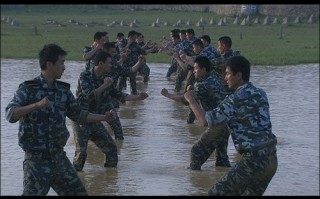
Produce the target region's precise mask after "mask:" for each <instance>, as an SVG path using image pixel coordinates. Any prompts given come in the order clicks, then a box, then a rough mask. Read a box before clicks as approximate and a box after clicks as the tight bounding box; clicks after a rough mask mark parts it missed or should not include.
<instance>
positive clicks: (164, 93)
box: [161, 88, 169, 97]
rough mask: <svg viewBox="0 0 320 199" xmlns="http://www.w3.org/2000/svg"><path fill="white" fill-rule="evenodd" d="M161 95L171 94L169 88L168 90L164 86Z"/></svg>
mask: <svg viewBox="0 0 320 199" xmlns="http://www.w3.org/2000/svg"><path fill="white" fill-rule="evenodd" d="M161 95H163V96H165V97H167V96H168V95H169V92H168V90H167V89H166V88H163V89H162V90H161Z"/></svg>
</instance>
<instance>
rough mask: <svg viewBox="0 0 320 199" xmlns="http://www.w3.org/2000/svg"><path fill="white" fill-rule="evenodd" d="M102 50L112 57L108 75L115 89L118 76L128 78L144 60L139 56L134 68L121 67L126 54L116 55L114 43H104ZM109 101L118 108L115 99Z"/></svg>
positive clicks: (118, 104)
mask: <svg viewBox="0 0 320 199" xmlns="http://www.w3.org/2000/svg"><path fill="white" fill-rule="evenodd" d="M102 50H104V51H105V52H107V53H108V54H110V55H111V56H112V67H111V72H110V73H108V75H109V76H110V77H112V80H113V84H114V86H115V87H117V86H118V84H117V83H118V80H119V77H120V76H128V75H129V74H130V73H135V72H136V71H137V70H138V69H139V68H140V66H141V65H142V63H141V61H142V59H144V56H143V55H140V57H139V59H138V61H137V63H136V64H135V65H134V66H132V67H123V62H124V60H126V58H127V56H128V55H127V54H126V53H118V52H117V47H116V43H115V42H106V43H104V44H103V48H102ZM144 62H145V61H144ZM111 100H112V104H113V106H114V108H119V107H120V103H119V101H118V100H117V99H116V98H114V97H111ZM119 138H120V137H119Z"/></svg>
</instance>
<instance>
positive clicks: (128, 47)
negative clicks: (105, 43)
mask: <svg viewBox="0 0 320 199" xmlns="http://www.w3.org/2000/svg"><path fill="white" fill-rule="evenodd" d="M137 35H138V32H136V31H134V30H131V31H129V33H128V39H123V40H122V41H121V42H120V44H119V48H120V52H123V53H125V52H127V54H128V57H127V59H126V60H125V61H124V62H123V67H127V68H130V67H132V66H134V65H135V64H136V63H137V61H138V58H139V56H140V55H147V54H148V53H149V52H154V50H155V49H154V48H152V49H148V50H145V49H143V48H141V46H139V44H138V43H137V42H136V40H137ZM127 77H129V79H130V86H131V94H133V95H137V94H138V90H137V82H136V80H137V72H134V73H130V74H128V76H123V75H120V77H119V82H118V88H119V90H122V89H123V86H124V85H125V84H126V81H127Z"/></svg>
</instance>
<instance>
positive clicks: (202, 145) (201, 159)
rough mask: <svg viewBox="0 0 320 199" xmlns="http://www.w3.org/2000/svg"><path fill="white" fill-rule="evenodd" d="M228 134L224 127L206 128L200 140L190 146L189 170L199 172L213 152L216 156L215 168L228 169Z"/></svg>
mask: <svg viewBox="0 0 320 199" xmlns="http://www.w3.org/2000/svg"><path fill="white" fill-rule="evenodd" d="M229 136H230V133H229V130H228V128H227V126H226V125H222V126H221V125H219V126H215V127H212V128H208V129H207V130H206V131H205V132H204V133H202V135H201V137H200V139H199V140H198V141H197V142H196V143H195V144H194V145H193V146H192V149H191V158H190V169H192V170H200V169H201V166H202V165H203V164H204V163H205V162H206V161H207V160H208V158H209V157H210V156H211V154H212V153H213V152H215V156H216V166H226V167H230V166H231V165H230V162H229V156H228V154H227V151H228V139H229Z"/></svg>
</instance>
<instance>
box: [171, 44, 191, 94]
mask: <svg viewBox="0 0 320 199" xmlns="http://www.w3.org/2000/svg"><path fill="white" fill-rule="evenodd" d="M193 41H194V40H192V41H190V40H185V41H183V42H181V43H179V44H178V45H177V46H176V48H177V50H178V51H180V50H182V51H183V52H185V53H186V54H187V55H188V56H192V55H194V52H193V48H192V42H193ZM190 70H193V66H190V65H186V67H185V68H181V67H178V70H177V75H176V85H175V91H177V92H179V91H180V90H181V88H182V82H183V81H184V80H185V79H188V78H187V76H188V73H189V71H190Z"/></svg>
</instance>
